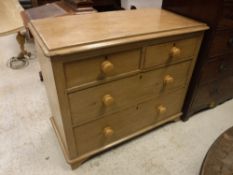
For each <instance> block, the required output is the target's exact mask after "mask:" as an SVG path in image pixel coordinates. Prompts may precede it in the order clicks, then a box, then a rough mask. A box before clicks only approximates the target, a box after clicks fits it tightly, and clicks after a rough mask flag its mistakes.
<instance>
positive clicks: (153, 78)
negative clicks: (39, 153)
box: [68, 61, 191, 125]
mask: <svg viewBox="0 0 233 175" xmlns="http://www.w3.org/2000/svg"><path fill="white" fill-rule="evenodd" d="M190 66H191V61H187V62H184V63H180V64H176V65H173V66H169V67H165V68H161V69H157V70H154V71H150V72H145V73H142V74H140V75H137V76H133V77H130V78H125V79H122V80H117V81H113V82H110V83H107V84H103V85H99V86H95V87H92V88H88V89H85V90H82V91H77V92H74V93H71V94H69V96H68V98H69V103H70V111H71V116H72V119H73V123H74V124H75V125H77V124H78V125H80V124H83V123H86V122H88V121H91V120H96V119H98V118H101V117H102V116H103V115H108V114H111V113H114V112H118V111H120V110H122V109H124V108H126V107H130V106H132V105H133V104H135V103H138V102H142V101H145V100H148V99H151V98H153V97H157V96H159V95H160V94H163V93H166V92H169V91H172V90H175V89H179V88H183V87H184V86H185V85H186V82H187V78H188V72H189V69H190ZM87 109H88V110H87Z"/></svg>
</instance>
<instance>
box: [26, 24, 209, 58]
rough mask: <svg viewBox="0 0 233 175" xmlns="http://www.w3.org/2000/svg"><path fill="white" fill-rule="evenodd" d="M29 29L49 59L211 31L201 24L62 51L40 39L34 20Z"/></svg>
mask: <svg viewBox="0 0 233 175" xmlns="http://www.w3.org/2000/svg"><path fill="white" fill-rule="evenodd" d="M28 27H29V29H30V31H31V33H32V35H33V36H34V38H35V39H37V41H38V43H39V44H40V46H41V48H42V50H43V52H44V54H45V56H47V57H51V56H57V55H66V54H72V53H79V52H85V51H90V50H94V49H102V48H107V47H113V46H118V45H122V44H129V43H133V42H140V41H143V40H151V39H159V38H164V37H170V36H176V35H183V34H188V33H194V32H203V31H205V30H208V29H209V27H208V26H207V25H206V24H203V23H200V24H199V25H196V26H193V27H185V28H179V29H176V30H167V31H164V32H152V33H149V34H141V35H136V36H129V37H123V38H115V39H108V40H103V41H96V42H93V43H85V44H79V45H74V46H69V47H64V48H60V49H54V50H49V49H48V47H47V46H46V44H45V42H44V41H43V39H42V38H41V37H40V35H39V34H38V32H37V30H36V29H35V27H34V25H33V20H32V21H31V22H30V23H29V24H28Z"/></svg>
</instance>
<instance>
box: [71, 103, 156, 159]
mask: <svg viewBox="0 0 233 175" xmlns="http://www.w3.org/2000/svg"><path fill="white" fill-rule="evenodd" d="M154 122H155V119H154V118H147V117H146V116H144V115H143V116H142V115H139V112H138V110H137V107H136V106H135V107H132V108H129V109H126V110H124V111H121V112H119V113H115V114H113V115H110V116H107V117H104V118H102V119H100V120H97V121H95V122H92V123H88V124H86V125H83V126H80V127H77V128H75V130H74V133H75V138H76V143H77V150H78V154H79V155H82V154H85V153H88V152H90V151H92V150H96V149H99V148H102V147H104V146H106V145H108V144H111V143H113V142H114V141H118V140H120V139H122V138H124V137H127V136H129V135H130V134H133V133H135V132H136V131H138V130H140V129H143V128H144V127H146V126H149V125H150V124H152V123H154Z"/></svg>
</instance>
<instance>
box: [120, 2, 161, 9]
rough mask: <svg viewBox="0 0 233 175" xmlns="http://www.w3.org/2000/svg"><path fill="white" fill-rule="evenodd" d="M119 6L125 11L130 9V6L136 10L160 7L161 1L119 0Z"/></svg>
mask: <svg viewBox="0 0 233 175" xmlns="http://www.w3.org/2000/svg"><path fill="white" fill-rule="evenodd" d="M121 4H122V7H123V8H125V9H130V6H131V5H135V6H136V7H137V8H147V7H161V6H162V0H121Z"/></svg>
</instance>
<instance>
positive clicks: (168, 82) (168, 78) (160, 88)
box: [140, 61, 192, 97]
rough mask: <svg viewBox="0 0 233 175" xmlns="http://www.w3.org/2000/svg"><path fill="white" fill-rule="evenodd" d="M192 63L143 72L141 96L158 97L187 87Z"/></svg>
mask: <svg viewBox="0 0 233 175" xmlns="http://www.w3.org/2000/svg"><path fill="white" fill-rule="evenodd" d="M191 64H192V61H186V62H182V63H179V64H175V65H172V66H167V67H165V68H160V69H157V70H153V71H149V72H145V73H143V74H142V77H141V84H140V86H141V88H140V89H141V90H142V96H144V97H146V96H149V97H151V96H158V95H161V94H163V93H166V92H169V91H172V90H175V89H178V88H183V87H185V86H186V85H187V83H188V82H187V81H188V78H189V74H190V68H191Z"/></svg>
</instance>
